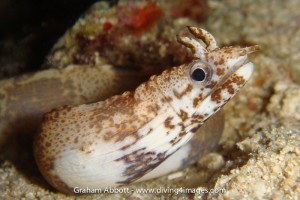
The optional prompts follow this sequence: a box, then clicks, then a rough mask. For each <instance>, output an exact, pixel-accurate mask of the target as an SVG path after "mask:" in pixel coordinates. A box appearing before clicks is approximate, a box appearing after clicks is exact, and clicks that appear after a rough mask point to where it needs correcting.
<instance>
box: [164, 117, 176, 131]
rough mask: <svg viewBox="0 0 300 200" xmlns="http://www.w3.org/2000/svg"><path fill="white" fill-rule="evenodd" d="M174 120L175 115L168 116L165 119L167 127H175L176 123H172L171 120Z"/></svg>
mask: <svg viewBox="0 0 300 200" xmlns="http://www.w3.org/2000/svg"><path fill="white" fill-rule="evenodd" d="M172 120H173V117H168V118H167V119H166V120H165V121H164V125H165V127H166V128H167V129H173V128H174V127H175V125H173V124H171V121H172Z"/></svg>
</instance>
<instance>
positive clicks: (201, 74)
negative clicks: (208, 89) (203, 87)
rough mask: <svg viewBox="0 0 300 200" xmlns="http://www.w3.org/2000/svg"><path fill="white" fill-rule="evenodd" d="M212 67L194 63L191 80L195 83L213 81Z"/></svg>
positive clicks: (191, 67) (190, 73) (191, 68)
mask: <svg viewBox="0 0 300 200" xmlns="http://www.w3.org/2000/svg"><path fill="white" fill-rule="evenodd" d="M211 71H212V70H211V67H210V66H208V65H207V64H204V63H202V62H194V63H192V64H191V66H190V70H189V75H190V79H191V80H192V81H193V82H195V83H204V82H208V81H210V79H211Z"/></svg>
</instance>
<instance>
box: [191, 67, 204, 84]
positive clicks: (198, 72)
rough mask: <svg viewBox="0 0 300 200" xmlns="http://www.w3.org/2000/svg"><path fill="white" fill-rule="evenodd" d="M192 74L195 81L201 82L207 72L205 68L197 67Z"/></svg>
mask: <svg viewBox="0 0 300 200" xmlns="http://www.w3.org/2000/svg"><path fill="white" fill-rule="evenodd" d="M191 76H192V79H193V80H194V81H200V82H201V81H204V79H205V76H206V74H205V71H204V70H203V69H201V68H196V69H194V71H192V74H191Z"/></svg>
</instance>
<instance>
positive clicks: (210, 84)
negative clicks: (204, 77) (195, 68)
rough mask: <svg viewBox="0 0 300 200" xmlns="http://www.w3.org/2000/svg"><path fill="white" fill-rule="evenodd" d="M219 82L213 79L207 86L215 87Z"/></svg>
mask: <svg viewBox="0 0 300 200" xmlns="http://www.w3.org/2000/svg"><path fill="white" fill-rule="evenodd" d="M216 84H217V82H216V81H211V82H210V83H209V84H208V85H207V86H205V87H206V88H213V87H215V85H216Z"/></svg>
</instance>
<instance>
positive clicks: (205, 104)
mask: <svg viewBox="0 0 300 200" xmlns="http://www.w3.org/2000/svg"><path fill="white" fill-rule="evenodd" d="M188 29H189V31H190V32H191V33H192V35H193V36H194V38H193V37H189V36H178V41H179V42H180V43H182V44H183V45H185V46H186V47H188V48H190V49H191V50H192V52H193V54H194V57H195V59H194V60H193V61H191V62H190V63H186V64H183V65H181V66H177V67H173V68H170V69H167V70H165V71H164V72H162V74H160V75H153V76H152V77H150V79H149V80H148V81H147V82H145V83H143V84H141V85H140V86H138V87H137V88H136V89H135V90H134V91H127V92H124V93H123V94H121V95H117V96H113V97H111V98H108V99H106V100H105V101H100V102H96V103H91V104H83V105H79V106H67V107H63V108H58V109H56V110H53V111H52V112H50V113H47V114H46V115H45V116H44V119H43V123H42V126H41V130H40V132H39V133H38V134H37V137H36V139H35V142H34V154H35V158H36V161H37V164H38V166H39V169H40V171H41V172H42V174H43V175H44V177H45V178H46V180H47V181H48V182H49V183H50V184H51V185H52V186H54V187H55V188H56V189H58V190H60V191H62V192H65V193H72V192H73V188H74V187H77V188H78V187H79V188H86V187H88V188H104V187H107V186H121V185H124V184H129V183H133V182H138V181H143V180H148V179H151V178H155V177H158V176H161V175H163V174H167V173H169V172H170V171H172V170H174V168H172V167H170V168H166V163H169V164H167V165H172V163H173V162H174V159H175V160H176V158H177V157H180V156H179V155H180V154H184V151H186V150H185V145H186V144H187V142H188V141H189V140H190V139H191V138H192V137H193V135H194V134H195V133H196V131H197V130H198V129H199V128H200V127H201V126H202V125H203V124H204V123H205V121H206V120H208V119H209V118H210V117H211V116H212V115H214V114H215V113H216V112H217V111H219V110H220V109H221V108H222V107H223V106H224V105H225V104H226V103H227V102H228V101H229V100H230V99H231V98H232V97H233V96H234V95H235V94H237V93H238V91H239V90H240V89H241V88H242V87H243V86H244V84H245V83H246V81H247V80H248V79H249V78H250V76H251V74H252V71H253V64H252V63H251V62H248V63H247V57H248V54H250V53H252V52H254V51H256V50H258V46H251V47H245V48H241V47H224V48H218V47H217V43H216V41H215V39H214V37H213V36H212V35H211V34H210V33H208V32H207V31H205V30H203V29H201V28H197V27H188ZM198 39H200V40H202V41H203V42H204V43H205V45H206V46H205V47H204V46H202V45H201V43H200V42H199V41H198ZM172 159H173V161H172Z"/></svg>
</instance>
